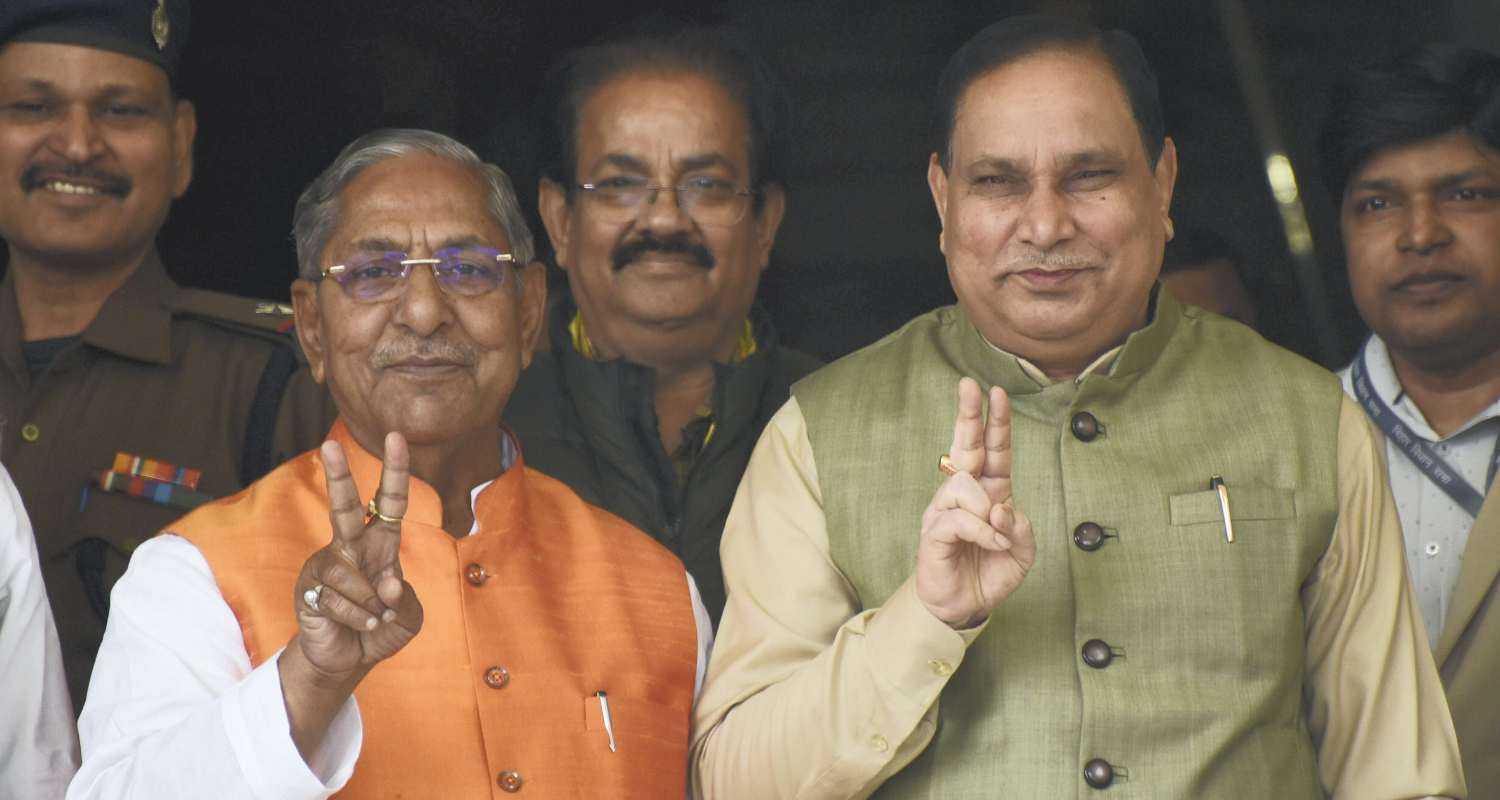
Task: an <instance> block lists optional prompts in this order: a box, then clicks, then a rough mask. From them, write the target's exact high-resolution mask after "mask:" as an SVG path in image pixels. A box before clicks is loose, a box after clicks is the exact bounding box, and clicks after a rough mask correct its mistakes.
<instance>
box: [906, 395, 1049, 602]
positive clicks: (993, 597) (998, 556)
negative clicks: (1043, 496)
mask: <svg viewBox="0 0 1500 800" xmlns="http://www.w3.org/2000/svg"><path fill="white" fill-rule="evenodd" d="M982 395H983V393H982V392H981V391H980V389H979V384H978V383H977V382H975V381H974V380H973V379H972V378H963V379H961V380H960V381H959V382H958V415H957V417H956V418H955V419H954V421H953V444H952V446H950V447H949V449H948V458H949V461H950V463H951V464H952V466H953V467H954V468H955V470H956V472H955V473H954V474H953V475H951V476H949V477H948V479H947V480H945V481H944V482H943V484H942V486H939V487H938V490H937V493H936V494H934V495H933V497H932V502H931V503H929V504H928V506H927V510H926V511H924V512H923V513H922V533H921V538H920V539H919V540H918V542H917V568H916V590H917V598H918V599H919V600H921V601H922V603H923V605H925V606H926V607H927V609H928V610H929V611H931V612H932V613H933V615H934V616H936V617H937V618H938V619H941V620H942V621H944V622H946V623H948V624H949V625H951V626H953V627H954V628H968V627H973V626H974V625H977V624H979V623H980V622H983V621H984V620H985V619H986V618H987V617H988V616H989V614H990V612H991V611H993V610H994V608H995V606H997V605H999V604H1000V601H1002V600H1004V599H1005V598H1006V597H1008V596H1009V595H1010V593H1011V592H1013V591H1015V590H1016V587H1017V586H1020V585H1021V581H1022V579H1024V578H1025V577H1026V572H1027V571H1028V570H1030V569H1031V565H1032V564H1033V563H1035V561H1036V539H1035V537H1034V536H1033V535H1032V531H1031V521H1030V520H1029V519H1027V518H1026V515H1025V514H1023V513H1021V512H1020V511H1018V510H1017V509H1016V508H1015V506H1014V505H1013V504H1012V502H1011V471H1010V470H1011V449H1010V398H1008V397H1006V395H1005V390H1004V389H1001V388H1000V387H998V386H995V387H993V388H991V389H990V397H989V401H990V402H989V413H988V414H987V415H986V414H985V413H984V409H983V402H982V401H983V396H982Z"/></svg>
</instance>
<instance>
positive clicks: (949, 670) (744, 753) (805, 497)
mask: <svg viewBox="0 0 1500 800" xmlns="http://www.w3.org/2000/svg"><path fill="white" fill-rule="evenodd" d="M919 523H920V521H919V520H912V536H916V535H917V532H918V526H919ZM720 554H721V556H722V558H723V563H724V582H725V586H726V588H727V589H728V592H729V602H728V605H727V606H726V607H725V610H724V617H723V619H722V621H721V622H720V624H719V633H718V638H717V640H716V641H715V643H714V651H713V658H712V659H711V661H710V663H709V668H708V680H707V681H706V682H705V684H704V687H703V694H702V696H701V697H700V698H699V700H698V704H697V708H696V711H695V714H694V726H693V749H692V755H691V774H692V783H693V788H694V793H695V795H696V796H697V797H699V798H703V800H714V798H736V800H738V798H760V797H787V798H791V797H796V798H820V797H828V798H846V797H865V796H867V795H869V794H870V793H871V792H873V791H874V790H875V789H876V788H877V787H879V786H880V784H881V783H883V782H884V781H885V780H886V779H887V778H889V777H890V776H891V775H893V774H895V773H896V771H898V770H900V769H901V768H902V767H904V766H905V765H906V764H908V763H910V761H911V760H912V759H913V758H915V757H916V756H917V754H918V753H920V752H921V751H922V749H923V748H924V747H926V746H927V743H928V742H929V741H930V740H931V739H932V734H933V731H934V730H935V726H936V723H937V698H938V694H939V693H940V692H941V691H942V689H943V687H944V686H945V685H946V684H947V682H948V678H949V676H951V675H952V674H953V671H954V670H955V669H957V668H958V665H959V662H960V661H962V659H963V657H964V651H965V649H966V648H967V647H968V644H969V643H970V642H972V641H973V640H974V639H975V638H976V637H977V636H978V635H979V632H980V631H981V630H982V629H983V628H982V626H981V627H979V628H975V629H973V630H969V631H964V632H962V633H957V632H955V631H953V630H952V629H950V628H949V627H948V626H947V625H945V624H944V623H943V622H941V621H940V620H938V619H937V618H936V617H934V616H932V615H931V614H930V613H929V612H928V611H927V609H926V608H925V607H924V606H923V605H922V604H921V602H920V601H919V600H918V599H917V596H916V592H915V590H914V589H913V588H912V583H911V581H909V580H908V581H907V582H906V583H905V584H903V585H902V586H901V588H900V589H898V590H896V592H895V593H894V594H893V595H892V596H891V597H890V598H888V599H887V600H886V601H885V603H884V604H883V605H881V606H880V607H879V608H869V609H866V608H861V607H860V604H859V602H858V600H857V599H856V596H855V592H854V590H853V588H852V587H851V586H850V585H849V582H848V581H847V580H846V579H845V578H844V576H843V574H842V573H840V571H839V568H838V565H836V564H834V563H833V561H832V560H831V559H830V556H829V547H828V534H827V529H826V526H825V521H824V517H823V508H822V498H821V493H820V491H819V488H818V477H817V469H816V466H815V465H814V463H813V454H812V445H811V444H810V443H809V441H808V438H807V429H806V423H805V421H804V419H803V417H802V412H801V410H800V409H799V408H798V406H797V401H796V399H792V400H791V401H789V402H788V403H787V404H786V405H785V406H783V407H782V409H781V410H780V411H778V412H777V413H776V415H775V416H774V417H772V419H771V421H770V423H769V424H768V425H767V426H766V429H765V431H764V433H762V434H761V438H760V442H759V443H758V444H757V445H756V447H755V452H754V454H753V455H752V456H751V457H750V464H749V466H748V467H747V468H746V471H745V476H744V479H743V480H742V481H741V483H740V488H739V492H738V494H737V495H736V496H735V499H734V505H733V507H732V508H731V510H730V512H729V519H728V521H727V523H726V524H725V527H724V540H723V544H722V545H721V546H720Z"/></svg>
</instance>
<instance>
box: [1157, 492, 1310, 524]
mask: <svg viewBox="0 0 1500 800" xmlns="http://www.w3.org/2000/svg"><path fill="white" fill-rule="evenodd" d="M1226 488H1227V490H1228V493H1229V516H1230V519H1231V520H1232V521H1233V522H1234V523H1235V526H1236V528H1238V525H1239V523H1240V522H1251V521H1260V520H1278V519H1279V520H1288V519H1292V518H1294V517H1296V516H1297V502H1296V492H1294V491H1292V490H1291V489H1276V488H1271V487H1266V486H1239V487H1236V486H1229V487H1226ZM1169 502H1170V504H1171V510H1172V526H1173V527H1177V526H1179V525H1201V524H1205V523H1216V524H1218V525H1219V526H1220V527H1223V525H1224V516H1223V510H1222V509H1221V508H1220V507H1219V492H1218V490H1216V489H1209V490H1207V491H1202V492H1188V493H1186V494H1174V495H1172V496H1171V497H1170V498H1169Z"/></svg>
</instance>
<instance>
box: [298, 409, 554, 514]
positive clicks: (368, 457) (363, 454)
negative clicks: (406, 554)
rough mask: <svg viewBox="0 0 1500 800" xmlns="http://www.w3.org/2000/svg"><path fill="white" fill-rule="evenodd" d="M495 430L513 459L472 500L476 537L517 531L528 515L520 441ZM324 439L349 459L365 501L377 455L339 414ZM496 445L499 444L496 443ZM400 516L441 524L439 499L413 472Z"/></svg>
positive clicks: (376, 482) (376, 471)
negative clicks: (355, 434)
mask: <svg viewBox="0 0 1500 800" xmlns="http://www.w3.org/2000/svg"><path fill="white" fill-rule="evenodd" d="M496 433H498V434H499V435H500V436H505V437H508V438H509V439H510V443H511V447H512V448H513V450H512V452H514V453H515V460H514V461H513V462H511V464H510V466H509V468H508V469H506V470H505V471H504V472H502V473H500V474H499V475H497V476H496V477H495V479H494V480H493V481H491V482H490V484H489V485H488V486H486V487H484V489H483V490H481V491H480V492H479V497H478V498H476V499H474V501H473V508H474V519H475V520H476V521H477V522H478V523H479V529H478V530H477V531H475V532H474V533H473V534H471V536H480V535H483V534H486V533H490V532H491V531H496V530H497V529H498V531H497V532H498V533H499V534H501V535H504V534H506V533H510V532H512V531H514V532H521V531H524V530H525V528H526V522H525V520H526V519H527V518H528V517H527V513H528V507H527V503H526V462H525V458H524V456H523V454H522V452H521V443H520V440H519V439H517V438H516V435H515V434H514V433H512V432H511V430H510V429H509V428H507V427H505V426H503V425H502V426H500V427H499V428H498V429H497V430H496ZM328 438H329V439H332V440H333V441H335V442H338V444H339V447H342V448H343V450H344V457H345V458H347V459H348V460H349V472H350V473H351V474H352V475H353V476H354V485H355V487H356V488H358V489H359V497H360V501H361V502H362V503H366V502H369V500H370V498H372V497H374V496H375V492H376V491H377V490H378V489H379V488H380V470H381V461H380V458H379V457H378V456H376V455H375V454H374V453H371V452H370V451H368V450H366V449H364V448H363V447H361V446H360V444H359V442H358V441H356V440H355V438H354V434H353V433H351V432H350V431H349V427H348V425H346V424H345V423H344V418H343V417H339V418H338V420H337V421H335V422H334V423H333V429H332V430H331V431H329V433H328ZM496 446H499V443H498V442H497V443H496ZM317 460H318V465H319V468H320V469H321V467H322V464H323V458H322V456H321V455H319V456H318V459H317ZM404 518H405V519H407V520H409V521H411V522H417V523H421V524H422V525H426V526H429V527H432V528H437V529H439V530H441V529H442V527H443V502H442V499H441V498H440V497H439V495H438V493H437V490H436V489H434V488H432V485H431V484H429V483H427V482H426V481H423V480H422V479H421V478H418V477H417V476H415V475H413V476H411V482H410V484H409V485H408V486H407V499H406V515H405V517H404ZM456 541H457V540H456Z"/></svg>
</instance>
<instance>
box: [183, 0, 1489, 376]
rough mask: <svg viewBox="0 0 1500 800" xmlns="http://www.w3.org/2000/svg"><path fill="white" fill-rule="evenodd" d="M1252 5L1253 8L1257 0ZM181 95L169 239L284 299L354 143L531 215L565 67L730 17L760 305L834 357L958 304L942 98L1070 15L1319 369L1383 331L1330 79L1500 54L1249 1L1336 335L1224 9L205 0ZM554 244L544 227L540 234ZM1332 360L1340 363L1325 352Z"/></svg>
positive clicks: (1471, 10) (1178, 210) (1441, 10)
mask: <svg viewBox="0 0 1500 800" xmlns="http://www.w3.org/2000/svg"><path fill="white" fill-rule="evenodd" d="M1236 1H1237V0H1236ZM195 6H196V7H195V8H194V12H193V13H194V18H193V34H192V41H191V42H190V43H189V45H188V49H187V52H186V56H185V62H186V63H185V66H184V70H183V73H184V77H183V79H182V81H181V84H182V91H183V93H184V94H185V95H186V96H187V97H189V98H190V99H192V100H193V101H194V102H195V103H196V105H197V108H198V120H199V133H198V147H197V156H196V164H197V172H196V176H195V178H194V181H193V185H192V188H191V189H190V190H189V191H188V193H187V195H186V196H185V197H184V198H183V199H182V200H181V201H180V202H179V203H178V204H177V205H176V207H175V208H174V210H173V214H172V218H171V219H170V221H169V222H168V224H167V227H166V230H165V231H164V233H163V236H162V249H163V251H164V257H165V260H166V262H167V264H168V266H169V269H170V270H171V271H172V273H173V275H174V276H175V277H176V278H177V279H178V280H179V281H181V282H182V283H185V284H188V285H193V286H201V287H205V288H212V289H218V290H221V291H227V292H233V293H236V294H243V295H254V296H261V297H270V298H285V297H286V296H287V286H288V284H289V282H290V281H291V279H292V277H293V275H294V274H295V269H296V267H295V260H294V256H293V248H292V244H291V239H290V234H289V231H290V227H291V210H292V204H293V202H294V200H295V199H296V196H297V194H298V193H299V192H300V191H301V189H302V188H303V187H304V186H305V185H306V184H307V182H308V181H310V180H311V179H312V178H313V177H314V176H315V175H316V174H317V172H318V171H319V170H321V169H322V168H323V167H324V166H326V165H327V164H328V163H329V162H330V161H331V160H332V158H333V157H334V155H335V154H336V153H337V152H338V151H339V149H340V148H342V147H343V146H344V145H345V144H347V143H348V142H349V141H350V140H352V139H353V138H354V137H355V136H357V135H359V134H361V133H364V132H366V131H369V130H371V129H373V128H377V127H384V126H415V127H425V128H431V129H434V130H438V131H441V132H444V133H448V134H450V135H453V136H455V137H457V138H459V139H460V140H462V141H464V142H466V143H468V144H470V145H472V146H474V147H475V149H476V150H478V151H479V153H480V155H481V156H484V157H485V158H487V159H490V160H493V161H495V162H496V163H498V164H500V165H501V166H502V167H503V168H505V169H506V170H507V171H508V172H510V173H511V174H512V176H513V177H514V178H515V179H516V183H517V187H518V190H519V191H520V194H521V198H522V202H523V204H525V205H527V207H528V210H531V208H534V205H535V187H536V168H535V166H534V165H533V163H532V153H533V152H535V150H536V145H535V144H534V142H535V138H536V137H537V135H538V134H539V133H540V131H539V130H538V125H537V124H536V123H535V122H533V120H534V119H536V116H535V111H534V108H535V106H534V98H535V97H536V96H537V95H538V93H539V88H540V83H541V78H542V74H543V73H544V71H545V70H546V68H547V66H548V65H549V64H550V63H551V62H552V60H553V59H554V58H556V57H557V56H558V55H559V54H560V53H561V52H562V51H564V50H566V49H568V48H571V47H574V46H577V45H580V44H584V43H587V42H589V41H592V40H594V39H596V38H598V37H600V36H602V35H605V34H607V33H609V32H610V31H612V30H616V29H617V28H619V27H620V26H621V25H625V24H630V23H631V22H632V21H633V20H636V19H638V18H639V17H640V16H641V15H642V14H648V13H649V14H652V15H654V16H656V17H659V18H669V19H682V20H686V21H695V22H703V23H726V22H727V23H732V24H734V25H735V26H737V27H738V28H740V29H741V30H742V31H743V32H744V33H745V34H746V35H747V36H748V38H749V39H750V40H751V41H752V42H753V43H754V44H755V45H756V46H757V47H759V48H760V49H761V50H762V52H763V53H764V54H765V55H766V57H767V58H768V60H769V61H770V62H771V63H772V64H773V65H774V66H775V67H776V68H777V69H778V70H779V71H780V72H781V73H782V75H783V77H784V78H785V80H786V84H787V89H788V91H789V92H790V95H791V99H792V103H793V108H794V117H793V119H792V120H791V125H792V142H793V147H792V148H791V152H790V153H789V154H788V155H789V158H788V163H787V164H786V167H785V169H784V171H783V172H784V174H785V175H786V176H787V177H788V180H787V189H788V196H789V208H788V212H787V218H786V222H785V224H784V225H783V227H782V232H781V235H780V237H779V240H778V244H777V249H776V253H775V255H774V256H773V258H772V266H771V269H770V271H769V272H768V273H767V276H766V279H765V281H764V282H763V284H762V288H761V295H762V301H763V302H764V304H765V305H766V307H767V308H768V309H769V310H770V311H771V314H772V316H773V318H774V319H775V321H776V322H777V324H778V325H779V327H780V330H781V332H782V338H783V340H784V341H786V342H787V343H789V344H791V345H792V346H794V347H798V348H800V349H803V350H806V351H809V352H813V353H818V354H821V355H823V356H825V357H832V356H837V355H840V354H843V353H846V352H848V351H850V350H852V349H854V348H856V347H859V346H862V345H864V344H867V343H869V342H871V341H873V340H874V339H876V338H877V337H879V336H880V335H882V334H884V333H887V332H889V331H890V330H892V329H894V328H895V327H897V326H898V325H899V324H901V323H902V322H904V321H905V320H907V319H909V318H910V317H912V316H915V315H916V314H919V313H921V312H923V311H926V310H928V309H930V308H932V307H934V306H937V305H940V304H943V303H947V302H951V301H952V293H951V290H950V289H949V287H948V281H947V276H946V274H945V272H944V270H943V262H942V258H941V254H940V253H939V252H938V250H937V234H938V226H937V217H936V214H935V213H934V212H933V210H932V205H931V201H930V198H929V195H928V191H927V187H926V182H925V167H926V162H927V156H928V153H929V152H930V136H929V126H928V120H929V118H930V109H929V103H928V95H929V92H930V90H931V87H932V86H933V85H934V84H935V83H936V79H937V74H938V72H939V71H940V70H941V68H942V65H943V63H944V62H945V61H946V59H947V57H948V55H949V54H951V53H952V52H953V50H955V49H956V48H957V47H958V45H959V44H961V43H962V42H963V41H964V40H965V39H967V38H968V37H969V36H970V35H972V34H973V33H974V32H975V31H976V30H978V29H979V28H980V27H982V26H983V25H985V24H987V23H988V22H990V21H993V20H995V19H998V18H1000V17H1002V16H1005V15H1007V14H1011V13H1017V12H1021V11H1028V10H1050V11H1054V12H1061V13H1068V14H1074V15H1079V16H1083V17H1085V18H1087V19H1090V20H1092V21H1094V22H1096V23H1099V24H1102V25H1104V26H1106V27H1123V28H1125V29H1127V30H1129V31H1131V32H1132V33H1134V34H1135V35H1136V36H1137V37H1138V38H1139V39H1140V41H1141V43H1142V45H1143V47H1144V48H1145V50H1146V53H1147V56H1148V57H1149V58H1150V59H1151V60H1152V62H1153V64H1154V65H1155V67H1156V70H1157V72H1158V75H1159V77H1160V81H1161V85H1162V96H1163V101H1164V104H1165V108H1166V115H1167V123H1168V131H1169V133H1170V134H1171V135H1172V136H1173V137H1174V138H1175V139H1176V142H1177V146H1178V149H1179V154H1180V162H1181V178H1180V179H1179V182H1178V186H1177V194H1176V199H1175V200H1174V204H1173V216H1174V218H1175V220H1176V223H1177V227H1178V230H1179V231H1180V230H1183V229H1184V227H1194V226H1204V227H1209V228H1213V229H1215V230H1217V231H1219V232H1220V233H1222V234H1223V235H1225V236H1226V237H1228V239H1229V240H1230V241H1231V242H1232V243H1233V244H1234V245H1235V246H1236V247H1237V248H1238V249H1239V250H1241V251H1242V252H1243V253H1244V254H1245V255H1246V256H1247V261H1248V265H1247V268H1248V272H1249V279H1250V282H1251V287H1252V291H1253V293H1254V294H1256V295H1257V299H1258V300H1259V303H1260V305H1261V318H1262V327H1263V328H1264V329H1265V333H1266V334H1267V336H1268V337H1269V338H1271V339H1273V340H1274V341H1277V342H1279V343H1281V344H1283V345H1285V346H1287V347H1290V348H1292V349H1294V350H1297V351H1299V352H1302V353H1304V354H1307V355H1308V356H1309V357H1312V358H1315V359H1318V358H1319V357H1320V353H1327V352H1330V351H1331V352H1333V353H1336V354H1337V356H1338V358H1339V359H1340V360H1341V359H1343V358H1345V357H1347V355H1348V354H1349V353H1350V352H1352V350H1353V348H1354V347H1355V346H1356V345H1357V343H1358V341H1359V339H1360V337H1362V335H1363V331H1362V329H1361V328H1360V326H1359V321H1358V319H1357V317H1356V316H1355V314H1354V312H1353V308H1352V305H1351V304H1350V303H1349V301H1348V298H1347V287H1346V283H1345V281H1344V279H1343V274H1342V262H1341V252H1340V249H1339V245H1338V241H1337V238H1338V229H1337V220H1336V217H1335V215H1334V210H1333V208H1334V207H1333V205H1332V203H1331V202H1330V201H1329V199H1328V198H1327V196H1326V193H1324V191H1323V189H1322V186H1321V184H1320V182H1319V180H1318V177H1317V176H1318V171H1317V163H1316V153H1315V152H1314V148H1313V143H1314V141H1315V137H1316V132H1317V128H1318V126H1319V124H1321V110H1322V105H1323V102H1324V99H1325V98H1326V95H1327V91H1328V87H1329V83H1330V81H1331V80H1332V78H1333V77H1334V75H1335V73H1336V70H1337V69H1338V68H1339V67H1340V66H1341V65H1343V64H1345V63H1348V62H1349V61H1350V60H1353V59H1365V58H1370V57H1376V56H1379V55H1381V54H1384V53H1390V52H1393V51H1394V50H1396V49H1398V48H1401V47H1404V46H1406V45H1410V44H1414V43H1417V42H1422V41H1432V40H1450V41H1459V42H1464V43H1467V44H1472V45H1478V46H1484V47H1489V48H1490V49H1500V4H1496V3H1494V2H1493V1H1492V0H1448V1H1447V2H1433V1H1431V0H1360V2H1347V1H1344V0H1341V1H1340V2H1307V0H1245V2H1244V6H1243V7H1244V8H1245V10H1246V12H1247V15H1248V18H1249V21H1250V31H1251V33H1252V34H1253V36H1254V41H1255V43H1256V44H1255V49H1256V54H1257V56H1258V58H1260V59H1261V61H1262V63H1263V64H1264V65H1265V81H1264V82H1263V83H1262V84H1261V85H1262V86H1263V87H1264V88H1265V90H1267V91H1268V92H1269V93H1270V96H1271V98H1272V100H1273V107H1274V109H1275V113H1276V118H1277V119H1276V123H1277V126H1278V129H1279V131H1280V133H1281V135H1282V137H1283V138H1284V140H1285V143H1286V148H1287V151H1288V153H1289V155H1290V157H1291V160H1292V163H1293V165H1294V167H1295V168H1296V170H1297V177H1298V181H1299V183H1300V186H1301V188H1302V195H1303V199H1304V201H1305V202H1306V204H1307V209H1308V215H1309V218H1310V220H1311V222H1312V232H1313V237H1314V242H1315V244H1316V248H1317V254H1318V261H1319V263H1320V265H1321V267H1320V269H1321V273H1322V280H1323V281H1324V284H1325V286H1326V292H1325V295H1326V296H1325V298H1324V301H1325V302H1326V304H1327V306H1328V308H1329V309H1330V315H1331V321H1332V328H1333V331H1334V333H1335V336H1334V341H1333V342H1332V347H1331V349H1330V348H1329V347H1324V348H1323V349H1322V350H1321V351H1320V349H1319V346H1318V343H1317V342H1316V341H1315V340H1314V328H1313V325H1312V313H1313V311H1312V309H1314V308H1315V304H1314V303H1311V302H1309V300H1308V298H1306V297H1304V296H1303V295H1302V293H1301V291H1300V290H1299V284H1298V281H1297V278H1296V274H1295V272H1294V265H1293V259H1292V256H1291V255H1290V253H1289V251H1288V247H1287V243H1286V237H1285V235H1284V234H1283V232H1282V228H1281V225H1280V221H1279V217H1278V212H1277V208H1276V205H1275V202H1274V201H1273V199H1272V197H1271V194H1270V192H1269V190H1268V188H1267V183H1266V178H1265V172H1264V169H1263V167H1262V159H1263V155H1262V152H1261V149H1260V142H1259V141H1258V140H1257V138H1256V134H1255V131H1254V128H1253V125H1252V122H1251V119H1250V116H1249V112H1248V111H1247V109H1246V102H1245V99H1244V94H1243V93H1242V92H1241V88H1240V87H1241V83H1240V80H1239V78H1238V77H1237V73H1236V67H1235V62H1234V60H1233V58H1232V55H1231V52H1230V49H1229V44H1228V42H1227V39H1226V35H1225V30H1224V26H1223V20H1222V19H1221V16H1220V11H1221V6H1222V3H1216V2H1211V1H1210V0H1122V1H1120V2H1087V1H1086V0H1064V1H1062V2H1057V1H1054V2H960V1H959V0H946V1H944V0H933V1H932V2H922V3H898V2H879V1H878V0H860V1H857V0H838V1H833V0H828V1H824V2H794V1H793V0H759V1H758V2H755V1H745V0H741V1H735V0H726V1H724V2H718V3H702V2H697V3H688V2H667V1H659V2H655V3H642V2H615V3H612V4H602V3H590V2H582V0H546V1H545V2H530V1H526V2H514V3H501V2H496V1H495V0H435V1H434V2H423V3H417V2H410V0H361V2H357V3H353V2H350V3H309V2H306V0H253V2H240V3H224V2H205V1H204V0H199V2H197V3H196V4H195ZM534 231H535V232H536V234H537V235H538V240H539V244H541V245H542V246H543V249H544V251H545V250H546V247H545V245H546V242H545V239H546V237H545V234H544V233H543V231H542V229H541V227H540V225H539V224H534ZM1321 360H1324V361H1325V362H1326V361H1328V360H1329V358H1327V357H1323V358H1322V359H1321Z"/></svg>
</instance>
